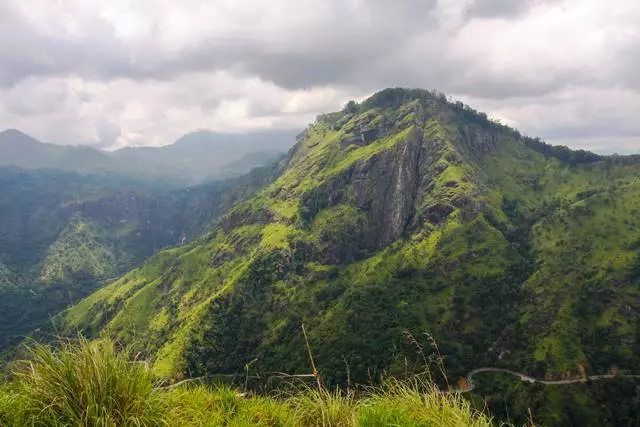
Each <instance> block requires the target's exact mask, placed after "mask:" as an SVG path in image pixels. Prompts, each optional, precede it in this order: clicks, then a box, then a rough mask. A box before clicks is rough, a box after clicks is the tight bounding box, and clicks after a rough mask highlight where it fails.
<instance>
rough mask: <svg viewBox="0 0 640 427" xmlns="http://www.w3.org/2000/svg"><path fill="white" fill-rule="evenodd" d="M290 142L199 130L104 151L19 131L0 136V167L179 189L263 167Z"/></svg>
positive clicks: (274, 136) (275, 136)
mask: <svg viewBox="0 0 640 427" xmlns="http://www.w3.org/2000/svg"><path fill="white" fill-rule="evenodd" d="M292 143H293V135H292V134H291V133H290V132H286V131H282V132H279V131H265V132H254V133H249V134H245V135H235V134H225V133H218V132H211V131H205V130H201V131H197V132H193V133H190V134H186V135H184V136H183V137H181V138H179V139H178V140H176V141H175V142H174V143H173V144H169V145H166V146H162V147H125V148H121V149H119V150H115V151H113V152H109V151H103V150H100V149H97V148H94V147H91V146H83V145H77V146H70V145H55V144H48V143H44V142H41V141H38V140H37V139H35V138H33V137H31V136H29V135H27V134H25V133H23V132H21V131H19V130H16V129H7V130H5V131H2V132H0V150H2V152H3V157H2V158H0V166H17V167H22V168H25V169H59V170H63V171H68V172H76V173H81V174H89V175H92V174H93V175H95V174H122V175H126V176H129V177H132V178H136V179H146V180H148V181H157V180H163V181H165V182H166V183H167V185H171V186H172V187H174V188H178V187H181V186H185V185H197V184H199V183H202V182H206V181H214V180H221V179H226V178H230V177H233V176H239V175H243V174H246V173H248V172H249V171H250V170H251V168H252V167H258V166H267V165H269V164H271V163H273V162H275V161H277V160H278V158H279V157H280V156H282V155H283V153H284V152H285V151H286V150H287V149H288V148H289V147H290V145H291V144H292ZM267 147H269V148H267ZM259 153H261V155H259Z"/></svg>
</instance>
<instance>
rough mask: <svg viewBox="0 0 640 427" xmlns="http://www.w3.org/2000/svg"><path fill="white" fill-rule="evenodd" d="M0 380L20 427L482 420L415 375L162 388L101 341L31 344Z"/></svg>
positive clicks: (1, 396) (2, 396)
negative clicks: (267, 388) (325, 385)
mask: <svg viewBox="0 0 640 427" xmlns="http://www.w3.org/2000/svg"><path fill="white" fill-rule="evenodd" d="M12 375H13V379H12V380H11V381H10V382H8V383H6V384H4V385H2V386H1V387H0V424H2V425H5V424H7V425H12V426H15V427H20V426H32V425H38V426H62V425H83V426H103V427H106V426H161V425H168V426H221V425H227V426H292V427H293V426H323V427H324V426H327V427H329V426H344V427H349V426H381V425H403V426H433V427H436V426H437V427H440V426H491V425H492V423H491V420H490V419H489V418H488V417H486V416H485V415H483V414H482V413H479V412H476V411H475V410H473V409H472V408H471V407H470V404H469V403H468V402H466V401H465V400H464V399H462V398H461V396H460V395H458V394H455V393H453V394H451V393H445V392H442V391H439V390H438V389H437V388H435V387H434V386H433V385H430V384H429V383H424V382H420V381H418V380H414V381H413V382H407V383H401V382H397V381H393V382H390V383H389V384H388V385H387V386H385V387H380V388H375V389H374V388H370V389H368V390H366V391H362V392H359V393H357V394H356V393H354V392H347V393H342V392H339V391H335V392H332V391H328V390H326V389H313V388H310V387H306V386H305V387H300V386H298V387H297V390H295V391H289V392H286V393H279V394H272V395H267V396H263V397H260V396H250V397H245V396H244V395H243V394H241V393H240V392H239V391H238V390H235V389H232V388H229V387H227V386H223V385H218V386H214V387H207V386H202V385H198V386H192V385H189V384H185V385H179V386H177V387H163V386H162V385H161V384H160V383H158V382H156V381H155V380H154V377H153V374H152V371H151V370H150V369H149V368H148V366H147V364H146V363H145V362H144V361H143V360H135V359H133V360H132V359H130V358H129V357H127V353H126V352H117V351H116V350H115V348H114V345H113V344H112V343H111V342H109V341H94V342H91V343H89V342H86V341H84V340H80V341H79V342H77V343H73V342H66V343H62V344H60V345H59V347H58V348H57V349H52V348H50V347H46V346H42V345H35V346H32V347H31V348H30V349H29V350H28V358H27V359H26V360H24V361H21V362H16V366H15V367H14V369H13V372H12Z"/></svg>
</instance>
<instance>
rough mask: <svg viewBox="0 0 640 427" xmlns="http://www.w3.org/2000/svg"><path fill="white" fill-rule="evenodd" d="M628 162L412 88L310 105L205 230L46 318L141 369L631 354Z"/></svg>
mask: <svg viewBox="0 0 640 427" xmlns="http://www.w3.org/2000/svg"><path fill="white" fill-rule="evenodd" d="M639 212H640V166H639V165H638V161H637V160H636V159H633V158H621V159H620V158H618V159H616V158H612V159H609V158H601V157H599V156H596V155H594V154H591V153H587V152H575V151H571V150H568V149H565V148H562V147H550V146H548V145H546V144H544V143H541V142H540V141H538V140H535V139H531V138H525V137H522V136H521V135H520V134H519V133H518V132H517V131H514V130H513V129H510V128H507V127H505V126H502V125H499V124H496V123H493V122H491V121H489V120H488V119H487V117H486V116H485V115H483V114H482V113H477V112H475V111H474V110H472V109H470V108H469V107H466V106H464V105H462V104H460V103H450V102H448V101H447V100H446V98H445V97H443V96H440V95H437V94H433V93H430V92H427V91H421V90H404V89H388V90H385V91H382V92H379V93H377V94H376V95H374V96H372V97H371V98H369V99H368V100H365V101H363V102H362V103H361V104H355V103H350V104H348V105H347V107H345V109H344V110H343V111H341V112H337V113H332V114H328V115H324V116H320V117H319V118H318V120H317V121H316V123H315V124H314V125H312V126H311V127H310V128H309V129H307V130H306V131H305V132H304V134H303V135H301V136H300V138H299V141H298V144H297V145H296V146H295V147H294V148H293V149H292V151H291V152H290V155H289V159H288V162H287V165H286V167H285V168H284V169H283V171H282V172H281V173H280V174H279V176H278V177H277V178H276V179H275V180H274V181H273V182H272V183H271V185H269V186H267V187H266V188H264V189H263V190H262V191H260V192H259V193H257V194H256V195H254V196H253V197H252V198H250V199H248V200H247V201H246V202H243V203H241V204H239V205H237V206H236V207H234V208H233V209H231V210H230V211H228V212H227V213H226V214H225V215H223V216H222V217H221V218H220V219H219V220H218V223H217V227H215V228H213V229H212V231H211V232H210V233H208V234H207V235H204V236H202V237H201V238H200V239H198V240H196V241H194V242H193V243H192V244H190V245H187V246H185V247H182V248H179V249H170V250H166V251H162V252H160V253H159V254H157V255H156V256H154V257H153V258H152V259H150V260H149V261H147V262H146V263H145V264H144V265H143V266H142V267H141V268H139V269H136V270H134V271H132V272H131V273H129V274H127V275H125V276H124V277H122V278H121V279H119V280H118V281H116V282H114V283H113V284H111V285H109V286H108V287H106V288H103V289H101V290H100V291H98V292H97V293H95V294H93V295H91V296H90V297H88V298H87V299H86V300H84V301H82V302H80V303H79V304H77V305H76V306H74V307H72V308H71V309H69V310H68V311H66V312H65V313H63V314H62V315H61V316H60V317H59V319H58V320H59V325H60V326H61V328H63V329H65V328H66V329H67V330H69V331H75V330H78V329H79V330H82V331H83V332H85V333H86V334H88V335H89V336H102V337H110V338H113V339H116V340H118V341H119V342H122V343H127V344H130V345H132V346H133V347H134V348H135V350H136V351H140V352H141V353H142V354H143V355H145V357H149V358H150V359H151V360H153V363H154V365H153V368H154V371H155V372H157V373H158V374H159V375H163V376H165V377H171V378H175V379H180V378H183V377H190V376H199V375H210V374H225V373H237V372H242V371H243V369H244V366H245V365H246V364H248V363H250V362H252V361H254V360H255V362H253V363H252V369H255V370H258V371H264V372H273V371H280V372H282V371H285V372H289V373H295V372H300V371H303V370H306V369H307V368H306V365H307V362H306V353H305V346H304V342H303V338H302V335H301V333H300V324H301V323H302V322H304V323H305V324H306V325H307V329H308V331H309V332H310V339H311V341H312V342H313V345H314V354H315V355H316V359H317V362H318V365H319V369H320V370H321V371H322V372H324V373H325V377H326V378H327V380H328V381H329V382H332V383H338V384H345V383H346V381H347V376H348V375H347V374H348V373H347V367H349V374H350V376H351V378H352V379H353V380H354V381H356V382H360V383H366V382H369V381H375V380H376V379H379V378H380V377H381V376H382V375H383V374H406V373H407V372H409V371H411V370H412V369H413V366H415V365H420V364H421V357H420V356H419V355H416V351H415V348H416V346H415V343H412V342H408V340H407V338H406V336H407V335H406V333H405V331H410V332H411V333H412V334H413V336H414V337H417V340H418V343H419V344H422V345H426V341H427V339H426V338H425V337H424V336H423V335H422V333H423V332H429V333H430V334H431V335H432V336H433V337H434V338H435V339H436V340H437V341H438V342H439V344H440V350H441V351H442V353H443V354H445V355H446V361H447V369H448V370H449V372H450V373H451V374H452V376H454V377H456V376H462V375H464V373H465V372H467V371H468V370H471V369H473V368H476V367H479V366H499V367H505V368H512V369H515V370H519V371H526V372H529V373H531V374H532V375H535V376H538V377H545V376H547V377H557V376H562V375H566V373H567V372H569V373H577V372H580V369H582V368H580V366H582V367H583V368H584V369H586V370H587V371H591V372H598V373H600V372H603V371H607V370H609V369H611V368H612V367H614V366H615V367H617V368H618V369H621V370H622V371H623V372H624V371H628V370H632V369H634V367H637V366H640V359H638V357H640V356H639V355H640V344H639V340H638V329H639V327H640V315H639V313H640V295H639V294H640V260H639V258H638V249H639V248H640V245H639V244H638V242H640V216H639V215H638V213H639Z"/></svg>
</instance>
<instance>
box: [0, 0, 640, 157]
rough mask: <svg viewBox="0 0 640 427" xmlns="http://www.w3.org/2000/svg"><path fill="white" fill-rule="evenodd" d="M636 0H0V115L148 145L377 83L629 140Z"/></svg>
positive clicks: (634, 126) (279, 117) (532, 122)
mask: <svg viewBox="0 0 640 427" xmlns="http://www.w3.org/2000/svg"><path fill="white" fill-rule="evenodd" d="M638 23H640V2H639V1H637V0H404V1H403V0H394V1H387V0H369V1H366V0H270V1H265V0H243V1H237V0H210V1H207V0H181V1H174V0H108V1H107V0H105V1H101V0H55V1H52V0H29V1H25V0H0V58H1V63H0V129H1V128H18V129H20V130H22V131H25V132H27V133H30V134H31V135H33V136H35V137H36V138H38V139H40V140H43V141H47V142H54V143H60V144H94V145H96V146H101V147H111V148H114V147H120V146H126V145H163V144H167V143H170V142H172V141H173V140H175V139H176V138H177V137H179V136H180V135H182V134H184V133H186V132H189V131H191V130H194V129H200V128H207V129H212V130H217V131H231V132H246V131H251V130H256V129H271V128H276V129H289V128H296V129H302V128H303V127H304V126H306V125H307V124H308V123H310V122H311V121H313V119H314V117H315V116H316V115H317V114H318V113H321V112H328V111H334V110H337V109H339V108H341V107H342V105H343V104H344V103H345V102H346V101H348V100H349V99H361V98H363V97H364V96H367V95H369V94H371V93H372V92H374V91H376V90H379V89H382V88H385V87H389V86H405V87H422V88H427V89H438V90H441V91H444V92H446V93H447V94H449V95H451V96H452V97H454V98H457V99H461V100H463V101H465V102H467V103H469V104H471V105H472V106H474V107H475V108H477V109H479V110H483V111H486V112H488V113H489V115H490V116H492V117H494V118H499V119H501V120H502V121H504V122H506V123H508V124H510V125H513V126H515V127H517V128H519V129H521V130H522V131H523V132H525V133H527V134H529V135H536V136H541V137H543V138H545V139H547V140H549V141H551V142H554V143H562V144H567V145H570V146H573V147H581V148H590V149H595V150H599V151H603V150H604V151H607V150H608V151H619V152H622V151H625V150H628V151H640V119H638V115H639V114H640V72H638V70H637V67H638V66H640V25H638Z"/></svg>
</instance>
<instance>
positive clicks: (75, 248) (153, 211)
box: [0, 167, 273, 350]
mask: <svg viewBox="0 0 640 427" xmlns="http://www.w3.org/2000/svg"><path fill="white" fill-rule="evenodd" d="M272 171H273V168H272V167H269V168H263V169H256V170H254V171H253V172H252V173H251V174H248V175H246V176H244V177H241V178H237V179H233V180H230V181H223V182H218V183H211V184H207V185H201V186H196V187H191V188H186V189H182V190H172V191H168V190H166V189H164V188H163V186H162V185H161V184H156V183H152V182H148V181H139V180H134V179H131V178H127V177H123V176H121V175H113V174H111V175H102V176H93V175H78V174H75V173H70V172H62V171H55V170H43V171H25V170H21V169H18V168H0V188H2V192H1V194H0V350H1V349H3V348H4V347H6V346H7V344H10V343H16V342H19V341H20V340H21V339H22V338H23V334H26V333H28V332H30V331H31V330H33V329H34V328H38V327H41V326H46V325H47V323H48V320H49V318H50V316H52V315H54V314H55V313H57V312H58V311H60V310H62V309H64V308H65V307H67V306H69V305H70V304H72V303H74V302H77V301H78V300H79V299H81V298H82V297H84V296H86V295H88V294H89V293H91V292H92V291H94V290H96V289H97V288H99V287H100V286H102V285H104V284H105V283H107V282H108V281H109V280H114V279H115V278H117V277H118V276H119V275H121V274H123V273H125V272H126V271H128V270H130V269H131V268H133V267H135V266H137V265H138V264H140V263H141V262H142V261H143V260H145V259H146V258H148V257H149V256H151V255H153V254H154V253H155V252H157V251H158V250H160V249H162V248H165V247H167V246H176V245H180V244H183V243H185V242H187V241H189V240H191V239H192V238H193V237H195V236H196V235H198V234H199V233H200V232H202V231H203V230H205V229H206V227H207V226H208V224H209V223H210V222H211V221H212V219H213V218H215V217H216V216H217V215H218V214H219V213H220V212H222V211H224V210H225V209H227V208H228V207H230V206H231V205H233V203H235V202H236V201H237V200H241V199H242V198H244V197H246V196H248V195H250V194H251V193H252V192H254V191H256V190H257V189H259V188H260V187H261V186H263V185H264V182H265V181H266V180H268V179H269V176H270V175H271V174H272Z"/></svg>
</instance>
